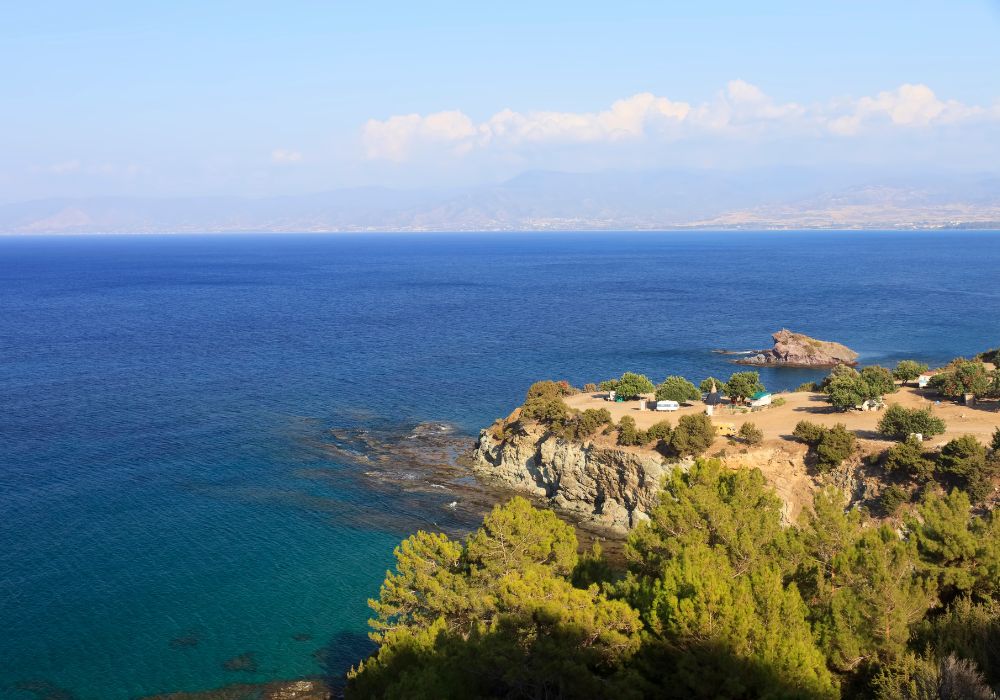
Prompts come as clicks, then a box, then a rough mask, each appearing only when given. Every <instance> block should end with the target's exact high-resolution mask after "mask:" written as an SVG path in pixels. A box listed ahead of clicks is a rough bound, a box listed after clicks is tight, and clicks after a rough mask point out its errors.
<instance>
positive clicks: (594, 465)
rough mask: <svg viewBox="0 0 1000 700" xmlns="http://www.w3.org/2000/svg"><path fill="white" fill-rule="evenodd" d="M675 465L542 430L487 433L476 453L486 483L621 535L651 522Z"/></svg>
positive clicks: (475, 465) (475, 461)
mask: <svg viewBox="0 0 1000 700" xmlns="http://www.w3.org/2000/svg"><path fill="white" fill-rule="evenodd" d="M676 466H677V465H676V464H668V463H667V462H665V461H664V460H663V459H662V458H660V457H658V456H654V455H648V454H636V453H634V452H629V451H626V450H623V449H617V448H610V447H599V446H596V445H594V444H593V443H592V442H577V441H573V440H566V439H564V438H562V437H558V436H556V435H552V434H551V433H548V432H546V431H545V429H544V428H543V427H542V426H539V425H528V426H522V427H520V428H519V429H518V430H516V431H514V432H513V433H512V434H509V435H506V436H504V437H503V438H502V439H501V438H498V437H497V435H496V434H495V432H494V431H493V430H492V429H485V430H483V431H482V432H481V433H480V435H479V441H478V442H477V443H476V449H475V451H474V452H473V469H474V470H475V471H476V472H477V473H478V474H479V475H480V476H482V477H483V478H484V479H486V480H488V481H492V482H494V483H499V484H501V485H503V486H506V487H508V488H511V489H513V490H516V491H521V492H522V493H526V494H529V495H533V496H537V497H543V498H547V499H549V500H550V501H551V502H552V504H553V505H554V506H556V507H557V508H561V509H563V510H567V511H571V512H572V513H574V514H576V515H578V516H581V517H583V518H584V519H585V520H589V521H592V522H594V523H595V524H598V525H601V526H603V527H607V528H609V529H612V530H615V531H617V532H626V531H628V530H629V529H630V528H632V527H635V526H636V525H637V524H638V523H639V522H641V521H643V520H646V519H648V518H649V515H648V513H649V511H650V510H651V509H652V507H653V506H654V505H655V504H656V499H657V497H658V495H659V492H660V484H661V482H662V480H663V477H664V475H665V474H666V473H667V472H668V471H669V470H671V469H673V468H675V467H676Z"/></svg>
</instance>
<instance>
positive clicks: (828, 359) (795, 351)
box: [735, 329, 858, 367]
mask: <svg viewBox="0 0 1000 700" xmlns="http://www.w3.org/2000/svg"><path fill="white" fill-rule="evenodd" d="M771 337H772V338H774V347H773V348H771V349H770V350H760V351H759V352H757V353H755V354H753V355H750V356H748V357H744V358H742V359H739V360H735V362H736V363H737V364H741V365H757V366H771V367H835V366H837V365H856V364H857V363H858V353H856V352H854V351H853V350H851V349H850V348H849V347H847V346H846V345H841V344H840V343H834V342H832V341H828V340H816V339H815V338H810V337H809V336H807V335H803V334H802V333H793V332H792V331H790V330H787V329H782V330H780V331H778V332H777V333H775V334H774V335H773V336H771Z"/></svg>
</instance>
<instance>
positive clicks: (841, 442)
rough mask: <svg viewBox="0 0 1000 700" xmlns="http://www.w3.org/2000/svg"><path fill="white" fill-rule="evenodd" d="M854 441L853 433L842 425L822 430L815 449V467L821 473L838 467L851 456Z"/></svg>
mask: <svg viewBox="0 0 1000 700" xmlns="http://www.w3.org/2000/svg"><path fill="white" fill-rule="evenodd" d="M856 441H857V438H856V437H855V436H854V433H852V432H851V431H849V430H848V429H847V426H845V425H844V424H843V423H837V424H836V425H835V426H833V427H832V428H830V429H828V430H824V431H823V434H822V435H820V438H819V442H817V443H816V447H815V452H816V466H817V467H818V468H819V469H820V470H821V471H826V470H828V469H832V468H834V467H836V466H839V465H840V463H841V462H843V461H844V460H845V459H847V458H848V457H850V456H851V452H853V451H854V444H855V442H856Z"/></svg>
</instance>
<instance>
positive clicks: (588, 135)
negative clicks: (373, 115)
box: [362, 80, 1000, 162]
mask: <svg viewBox="0 0 1000 700" xmlns="http://www.w3.org/2000/svg"><path fill="white" fill-rule="evenodd" d="M983 118H989V119H994V120H1000V106H994V107H992V108H989V109H983V108H981V107H976V106H968V105H965V104H963V103H961V102H958V101H956V100H941V99H939V98H938V97H937V96H936V95H935V94H934V92H933V91H932V90H931V89H930V88H929V87H927V86H926V85H920V84H918V85H911V84H905V85H901V86H900V87H898V88H896V89H895V90H889V91H885V92H880V93H878V95H876V96H874V97H862V98H860V99H852V100H842V101H839V102H829V103H827V104H813V105H808V106H805V105H802V104H799V103H796V102H777V101H775V100H774V99H773V98H771V97H770V96H768V95H767V94H766V93H764V91H763V90H761V89H760V88H759V87H757V86H756V85H753V84H751V83H748V82H746V81H744V80H733V81H730V82H729V83H728V84H727V85H726V87H725V89H724V90H722V91H720V92H719V93H718V94H717V95H716V97H715V99H713V100H711V101H709V102H705V103H702V104H700V105H697V106H692V105H691V104H689V103H687V102H682V101H676V100H671V99H669V98H667V97H659V96H656V95H653V94H652V93H648V92H644V93H639V94H637V95H633V96H631V97H627V98H624V99H621V100H618V101H616V102H614V103H613V104H612V105H611V106H610V107H609V108H608V109H606V110H602V111H598V112H548V111H536V112H526V113H522V112H516V111H514V110H511V109H504V110H501V111H499V112H497V113H496V114H494V115H492V116H491V117H489V118H488V119H486V120H485V121H483V122H480V123H478V124H477V123H475V122H474V121H473V120H472V119H471V118H470V117H469V116H467V115H466V114H465V113H463V112H461V111H458V110H451V111H446V112H436V113H433V114H428V115H426V116H424V115H420V114H407V115H397V116H391V117H389V118H388V119H384V120H378V119H370V120H368V122H367V123H365V125H364V127H363V129H362V140H363V143H364V146H365V150H366V153H367V155H368V157H369V158H372V159H386V160H392V161H397V162H401V161H404V160H406V159H407V158H408V157H410V156H411V155H412V154H413V153H414V151H417V150H423V149H433V150H435V152H439V151H440V150H441V149H442V148H443V149H444V150H445V151H446V152H447V153H450V154H452V155H455V156H461V155H464V154H466V153H469V152H472V151H475V150H487V149H494V150H496V149H508V150H516V149H518V148H521V147H523V146H527V145H533V146H537V145H541V144H560V143H563V144H565V143H570V144H572V143H577V144H596V143H620V142H642V141H643V140H649V141H653V140H655V141H661V142H672V141H680V140H683V139H685V138H698V137H704V136H706V135H709V136H716V137H718V136H727V137H731V138H737V139H738V138H741V137H746V138H760V137H766V136H769V135H770V136H773V137H775V138H783V137H787V136H789V135H790V134H796V133H798V134H813V135H816V134H822V133H831V132H832V133H833V134H837V135H842V136H850V135H854V134H857V133H859V132H860V131H862V130H864V129H865V128H866V127H867V126H869V125H871V126H877V125H878V124H880V123H881V124H883V125H888V126H890V127H899V128H910V127H931V126H937V125H943V124H955V123H959V122H964V121H966V120H972V119H983Z"/></svg>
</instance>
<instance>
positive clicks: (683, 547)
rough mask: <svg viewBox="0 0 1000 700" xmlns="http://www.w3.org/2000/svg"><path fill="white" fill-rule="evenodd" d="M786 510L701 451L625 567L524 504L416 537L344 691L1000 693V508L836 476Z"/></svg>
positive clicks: (402, 552) (671, 480)
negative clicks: (476, 524)
mask: <svg viewBox="0 0 1000 700" xmlns="http://www.w3.org/2000/svg"><path fill="white" fill-rule="evenodd" d="M824 430H826V429H824ZM814 439H819V438H814ZM970 451H972V452H975V451H974V450H972V447H971V445H965V446H963V447H962V449H961V450H959V449H958V448H956V449H954V450H951V451H950V452H951V456H952V458H954V459H967V458H968V453H969V452H970ZM976 454H978V452H976ZM889 492H890V490H887V491H886V492H885V493H889ZM897 505H898V503H897ZM782 511H783V504H782V502H781V500H780V499H779V498H778V497H777V495H776V494H775V493H774V491H773V490H772V489H771V488H769V487H768V485H767V483H766V481H765V479H764V476H763V475H762V474H761V472H760V471H759V470H755V469H740V470H733V469H727V468H724V467H723V465H722V464H721V463H720V462H719V461H718V460H704V459H698V460H696V461H695V463H694V464H693V465H692V466H691V467H690V468H689V469H686V470H685V469H675V470H673V471H672V472H670V473H669V475H668V476H667V477H666V479H665V481H664V484H663V491H662V494H661V497H660V499H659V501H658V504H657V505H656V506H655V507H654V508H653V509H652V510H651V511H650V512H649V519H648V520H647V521H645V522H642V523H640V524H639V525H638V526H637V527H636V528H635V529H634V530H633V531H632V532H631V533H630V535H629V536H628V539H627V541H626V542H625V545H624V551H623V553H622V557H623V561H622V562H620V563H616V562H615V561H614V560H612V559H609V558H608V557H607V556H605V554H604V552H603V551H602V550H601V549H600V547H599V546H595V547H593V548H591V549H590V551H589V552H587V553H585V554H582V555H580V554H578V549H579V545H578V542H577V539H576V534H575V531H574V529H573V527H572V526H570V525H568V524H566V523H565V522H563V521H562V520H560V519H559V518H558V517H557V516H556V515H555V514H554V513H552V512H551V511H548V510H539V509H536V508H535V507H533V506H532V505H531V504H530V503H529V502H528V501H526V500H525V499H522V498H515V499H512V500H511V501H509V502H508V503H506V504H504V505H500V506H497V507H495V508H494V509H493V511H492V512H491V513H489V514H488V515H487V516H486V517H485V518H484V520H483V525H482V527H480V528H479V529H477V530H476V531H475V532H473V533H472V534H470V535H469V536H468V537H467V538H465V539H464V540H454V539H451V538H449V537H447V536H445V535H442V534H432V533H426V532H418V533H417V534H415V535H413V536H411V537H409V538H407V539H406V540H404V541H403V542H402V543H401V544H400V546H399V547H397V549H396V552H395V555H396V564H395V567H394V569H393V570H392V571H390V572H388V573H387V574H386V577H385V581H384V582H383V584H382V588H381V591H380V594H379V597H378V598H377V599H376V600H372V601H370V605H371V608H372V610H373V613H374V614H373V617H372V619H371V621H370V624H371V627H372V635H371V636H372V639H373V640H374V641H375V642H376V643H377V644H378V648H377V650H376V652H375V653H374V654H373V655H372V656H370V657H369V658H368V659H365V660H364V661H363V662H362V663H361V664H360V665H359V666H358V667H357V668H354V669H352V670H351V672H350V673H349V674H348V685H347V688H346V691H345V693H346V697H347V698H348V699H349V700H357V699H359V698H387V699H388V698H404V697H405V698H418V699H427V700H430V699H431V698H481V699H486V698H526V697H527V698H603V697H614V698H621V699H622V700H644V699H646V698H650V699H653V698H677V699H679V698H708V697H711V698H722V699H731V700H736V699H750V698H762V699H763V698H773V699H778V698H782V699H789V700H791V699H797V698H801V699H802V700H805V699H807V698H808V699H812V698H820V699H823V698H830V699H831V700H832V699H833V698H841V697H842V698H852V699H853V698H858V699H860V698H883V699H889V698H893V699H895V698H928V699H934V698H945V697H946V698H972V699H973V700H979V699H980V698H981V699H982V700H995V696H994V695H992V691H991V690H990V687H991V686H993V687H996V686H997V685H998V684H1000V517H997V516H996V514H995V512H983V511H981V510H977V509H976V508H975V507H974V506H973V505H972V503H971V501H970V500H969V498H968V496H967V495H966V494H965V493H964V492H963V491H961V490H958V489H956V490H953V491H952V492H950V493H948V494H947V495H943V494H940V493H937V492H933V491H932V490H925V493H924V497H923V500H922V501H921V502H920V504H919V505H918V506H917V507H916V509H915V510H911V511H909V512H908V513H907V514H906V515H905V517H904V521H903V524H899V523H896V524H894V525H892V526H890V525H887V524H880V523H879V522H878V521H875V520H873V519H872V518H871V516H869V515H868V514H867V513H865V512H864V511H861V510H857V509H848V508H847V503H846V501H845V497H844V495H843V492H842V491H840V490H839V489H838V488H836V487H833V486H828V487H826V488H824V489H820V490H819V491H817V492H816V494H815V496H814V499H813V503H812V507H810V508H806V509H804V510H803V512H802V515H801V516H800V518H799V519H798V522H797V523H796V524H794V525H791V526H788V525H783V522H782Z"/></svg>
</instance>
